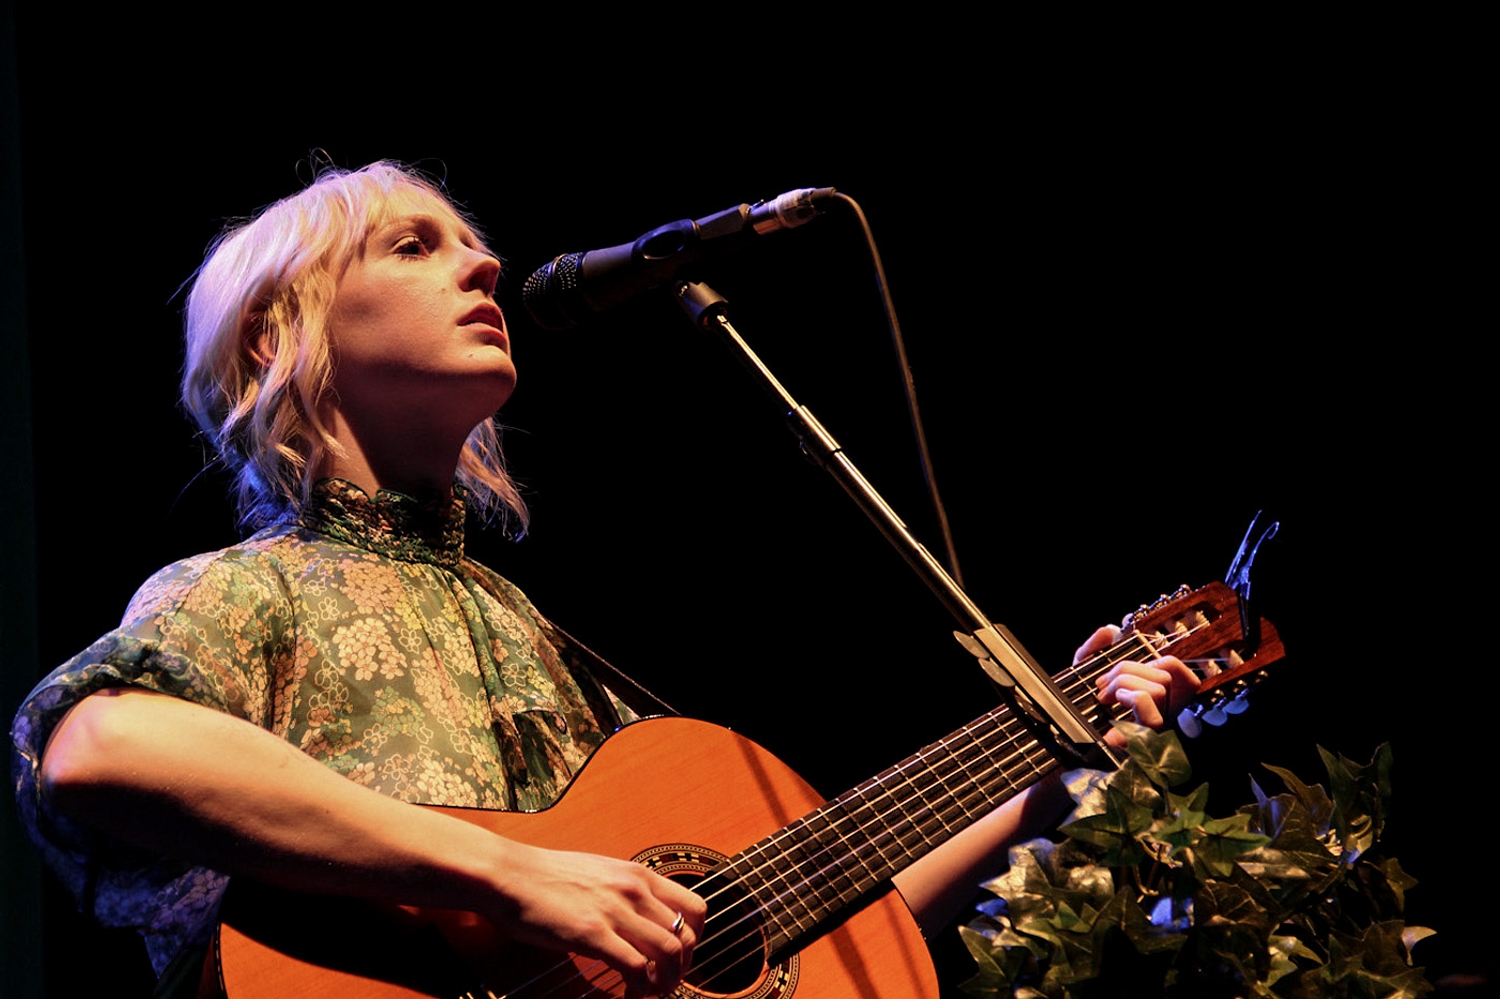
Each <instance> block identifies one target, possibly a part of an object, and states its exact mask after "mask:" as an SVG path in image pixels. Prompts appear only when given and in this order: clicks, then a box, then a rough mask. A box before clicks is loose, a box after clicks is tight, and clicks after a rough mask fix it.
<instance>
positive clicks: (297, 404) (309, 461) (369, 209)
mask: <svg viewBox="0 0 1500 999" xmlns="http://www.w3.org/2000/svg"><path fill="white" fill-rule="evenodd" d="M402 190H406V191H415V192H416V193H418V194H422V195H430V196H431V197H433V198H435V199H437V200H438V201H439V202H441V203H442V204H443V205H446V206H447V207H448V208H449V209H450V210H451V211H453V213H454V214H455V215H457V216H458V217H459V218H460V219H461V220H462V221H463V222H464V223H465V224H466V225H469V227H470V228H471V229H473V228H474V226H473V225H472V223H471V222H470V221H469V220H468V218H467V217H466V216H465V215H464V214H463V213H462V212H461V211H459V209H458V208H457V207H455V206H454V205H453V203H452V202H451V201H450V200H449V199H448V197H447V196H446V195H445V194H444V193H443V192H442V191H441V190H440V189H439V188H438V187H437V186H436V185H435V184H433V183H432V182H431V181H429V180H428V179H427V178H425V177H423V176H422V175H420V174H419V173H417V172H416V171H414V170H412V169H411V168H409V167H406V166H403V165H401V164H397V163H391V162H386V161H380V162H376V163H371V164H370V165H369V166H366V167H364V168H362V169H359V170H353V171H349V170H340V169H337V168H330V169H327V170H325V171H323V172H322V173H321V174H320V175H319V176H318V177H317V179H316V180H314V181H313V182H312V184H310V185H309V186H308V187H307V188H305V189H304V190H302V191H300V192H299V193H297V194H294V195H292V196H291V197H289V198H285V199H283V200H281V201H278V202H276V203H275V204H274V205H271V206H270V207H269V208H266V209H265V210H264V211H262V212H261V213H260V214H259V215H257V216H256V217H255V218H253V219H251V220H250V221H248V222H244V223H242V224H237V225H231V226H230V227H229V228H227V229H226V230H225V231H224V232H223V233H222V234H221V235H220V236H219V237H218V239H216V240H215V241H214V243H213V245H212V246H211V247H210V248H209V252H208V256H207V258H206V259H205V260H204V261H203V266H202V267H200V268H199V269H198V273H197V275H196V276H195V277H194V279H193V286H192V290H191V291H190V292H189V293H188V297H187V311H186V318H185V322H184V329H185V335H186V339H187V361H186V364H185V366H184V368H183V375H182V402H183V405H184V406H185V407H186V408H187V410H188V412H189V413H190V414H191V415H192V417H193V419H194V420H195V421H196V422H197V424H198V426H199V427H200V428H201V429H202V430H203V432H204V433H205V434H207V435H208V437H209V438H210V439H211V440H212V441H213V443H214V446H215V448H217V450H218V452H219V456H220V458H221V459H222V460H223V461H224V463H225V464H226V465H227V466H228V467H229V469H230V470H231V471H232V472H233V473H234V476H235V499H236V502H237V506H238V508H239V514H240V520H241V523H243V524H245V525H247V526H249V527H252V528H258V527H262V526H265V525H267V524H272V523H277V522H280V521H284V520H288V519H290V518H292V517H294V516H295V514H296V512H297V510H298V509H299V508H300V507H301V506H302V505H303V504H304V503H305V502H306V501H307V498H308V496H309V495H310V494H311V490H312V486H313V477H314V475H315V474H316V472H317V469H318V468H319V467H320V466H321V464H322V460H323V458H324V456H325V455H326V454H328V453H329V452H330V451H332V452H333V453H338V450H339V444H338V442H337V441H335V440H334V438H333V436H332V435H331V434H330V433H329V431H328V428H327V427H326V426H324V425H323V423H322V421H321V420H319V418H318V404H319V402H321V401H322V400H323V398H324V396H325V394H326V393H327V392H328V391H329V388H330V385H331V383H332V378H333V362H332V357H331V354H330V351H329V345H328V319H329V313H330V311H331V309H332V306H333V297H334V292H335V290H336V289H337V286H338V281H339V277H340V275H342V274H343V272H344V269H345V267H346V266H347V265H348V264H349V262H350V260H352V259H353V258H354V256H355V255H356V254H357V253H359V252H360V250H361V247H362V246H363V245H364V241H365V239H366V238H367V237H368V236H369V234H370V232H371V231H372V230H373V229H375V228H376V227H377V226H379V225H381V224H382V223H383V222H384V221H385V220H386V217H387V214H388V212H389V211H390V207H389V203H390V200H391V198H392V196H393V195H394V194H396V193H398V192H399V191H402ZM475 238H476V240H478V239H479V235H478V233H477V230H476V232H475ZM481 245H482V244H481ZM457 479H458V482H459V483H461V484H462V485H463V486H464V487H465V488H466V489H467V491H468V500H469V505H470V507H471V508H472V509H474V510H476V511H477V512H478V513H479V514H480V515H481V516H483V517H485V518H487V519H494V518H499V519H502V520H505V519H509V518H513V519H514V527H515V529H516V533H518V534H519V533H520V530H521V529H523V528H524V527H525V523H526V506H525V504H524V503H523V502H522V500H521V497H520V494H519V493H518V492H517V490H516V486H515V483H514V482H513V481H512V480H511V478H510V476H509V475H508V474H506V472H505V468H504V464H503V461H502V459H501V454H500V437H499V431H498V430H497V429H496V427H495V423H494V421H493V420H491V419H486V420H485V421H484V422H482V423H480V424H479V426H477V427H475V428H474V430H473V432H472V433H471V434H470V435H469V438H468V440H467V441H466V442H465V444H464V447H463V451H462V453H461V454H460V456H459V462H458V471H457Z"/></svg>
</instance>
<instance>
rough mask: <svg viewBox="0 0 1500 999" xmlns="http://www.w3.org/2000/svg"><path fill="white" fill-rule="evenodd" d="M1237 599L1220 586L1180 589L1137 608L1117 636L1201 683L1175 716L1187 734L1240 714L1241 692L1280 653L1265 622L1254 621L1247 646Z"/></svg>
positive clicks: (1276, 639)
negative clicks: (1256, 626)
mask: <svg viewBox="0 0 1500 999" xmlns="http://www.w3.org/2000/svg"><path fill="white" fill-rule="evenodd" d="M1239 601H1240V598H1239V596H1238V594H1236V593H1235V592H1234V590H1232V589H1230V588H1229V587H1228V586H1226V585H1225V584H1223V583H1209V584H1208V585H1207V586H1203V587H1200V588H1198V589H1196V590H1189V589H1188V588H1187V587H1185V586H1184V587H1181V588H1180V589H1178V590H1177V592H1176V593H1173V594H1171V595H1164V596H1162V597H1161V598H1160V599H1158V600H1157V601H1156V602H1155V603H1153V604H1150V605H1145V604H1143V605H1142V606H1141V607H1140V609H1138V610H1137V611H1135V613H1133V614H1131V615H1130V616H1129V617H1128V618H1127V619H1126V622H1125V631H1124V634H1123V635H1122V638H1131V639H1135V640H1138V641H1140V640H1143V641H1145V642H1146V643H1147V644H1149V645H1150V646H1151V648H1152V649H1154V650H1155V651H1156V653H1157V655H1163V656H1166V655H1171V656H1176V657H1177V658H1178V659H1181V660H1182V661H1183V662H1184V663H1186V664H1187V666H1188V667H1189V668H1190V669H1192V670H1193V671H1194V672H1195V673H1197V674H1198V676H1199V677H1200V679H1201V680H1202V685H1201V686H1200V687H1199V688H1198V693H1197V695H1196V697H1195V699H1194V702H1193V704H1192V705H1191V706H1189V707H1188V708H1186V709H1184V710H1183V712H1182V713H1181V714H1180V715H1178V718H1177V723H1178V725H1179V727H1181V728H1182V730H1183V732H1184V733H1185V734H1187V735H1189V736H1195V735H1197V734H1198V732H1200V731H1202V725H1201V724H1200V719H1201V720H1202V721H1206V722H1208V723H1209V724H1211V725H1220V724H1223V722H1224V716H1225V715H1226V714H1238V713H1239V712H1241V711H1243V710H1244V709H1245V705H1246V701H1245V694H1246V692H1247V691H1248V690H1249V689H1250V687H1252V686H1253V685H1255V684H1256V683H1259V682H1260V681H1261V680H1262V679H1263V678H1264V677H1265V671H1266V669H1267V667H1269V666H1271V665H1272V664H1274V663H1276V662H1278V661H1280V660H1281V659H1282V658H1284V657H1285V655H1286V650H1285V649H1283V648H1282V645H1281V636H1279V635H1278V634H1277V633H1276V628H1275V626H1274V625H1272V624H1271V622H1270V621H1267V620H1266V619H1265V618H1261V619H1260V642H1259V644H1254V645H1252V639H1251V638H1250V636H1247V635H1246V634H1245V629H1244V627H1243V625H1242V623H1241V619H1240V603H1239Z"/></svg>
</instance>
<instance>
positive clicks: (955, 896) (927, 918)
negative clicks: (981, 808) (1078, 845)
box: [895, 771, 1068, 938]
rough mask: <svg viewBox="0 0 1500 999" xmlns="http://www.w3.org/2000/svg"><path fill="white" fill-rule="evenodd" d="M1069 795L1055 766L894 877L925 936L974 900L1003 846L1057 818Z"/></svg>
mask: <svg viewBox="0 0 1500 999" xmlns="http://www.w3.org/2000/svg"><path fill="white" fill-rule="evenodd" d="M1067 805H1068V795H1067V792H1066V791H1065V790H1064V789H1063V786H1062V781H1061V780H1060V779H1059V776H1058V773H1057V772H1056V771H1054V772H1052V773H1051V774H1049V775H1048V776H1046V777H1043V778H1042V779H1041V780H1040V781H1038V782H1037V783H1036V784H1033V785H1032V786H1031V787H1030V788H1028V789H1027V790H1026V791H1024V792H1022V793H1021V794H1018V795H1016V796H1015V797H1014V798H1012V799H1011V800H1010V801H1008V802H1006V803H1005V804H1004V805H1002V806H1000V807H999V808H997V809H995V810H994V811H993V812H991V813H990V814H988V815H986V816H985V817H984V818H982V819H980V820H979V821H977V822H975V823H974V824H973V825H971V826H969V827H968V828H967V829H965V830H964V831H963V832H961V833H959V834H958V835H956V836H954V837H953V838H952V839H950V840H948V842H946V843H944V844H943V845H942V846H940V847H938V848H937V849H935V850H933V851H932V852H931V853H929V854H927V856H925V857H923V858H922V859H921V860H919V861H917V862H916V863H915V864H912V865H911V866H910V867H908V868H907V869H906V870H904V871H902V872H901V873H900V874H898V875H897V876H896V878H895V882H896V887H897V888H898V889H900V891H901V896H902V897H903V898H904V899H906V904H907V905H909V906H910V907H911V910H912V914H913V915H915V916H916V917H917V923H918V925H920V926H921V927H922V932H923V933H925V934H926V935H927V936H928V937H929V938H930V937H932V936H933V935H934V934H936V933H939V932H941V931H942V930H943V929H944V928H945V927H947V925H948V924H949V923H950V922H952V920H953V918H954V917H955V916H957V915H958V914H959V913H960V912H961V911H962V909H963V907H964V905H965V904H967V903H968V902H969V900H970V899H972V898H973V897H974V895H975V893H976V892H977V890H978V888H979V885H980V883H982V882H983V881H985V880H986V879H988V878H991V877H993V876H995V875H996V874H999V873H1000V872H1001V871H1002V870H1003V869H1004V867H1005V851H1006V850H1007V849H1008V848H1009V847H1010V846H1011V845H1012V844H1014V843H1018V842H1021V841H1023V840H1026V839H1030V838H1032V837H1034V836H1039V835H1041V833H1042V832H1043V831H1044V830H1046V829H1047V828H1048V827H1050V826H1051V825H1052V824H1053V823H1054V822H1056V821H1057V818H1058V816H1059V815H1061V814H1063V812H1064V810H1065V809H1066V807H1067Z"/></svg>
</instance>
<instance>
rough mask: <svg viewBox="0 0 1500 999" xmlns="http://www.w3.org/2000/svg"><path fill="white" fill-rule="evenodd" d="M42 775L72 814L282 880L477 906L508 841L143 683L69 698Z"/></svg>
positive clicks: (212, 862) (51, 794)
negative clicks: (142, 687)
mask: <svg viewBox="0 0 1500 999" xmlns="http://www.w3.org/2000/svg"><path fill="white" fill-rule="evenodd" d="M42 781H43V787H44V793H45V794H46V795H47V797H48V800H49V802H50V805H51V807H53V808H54V809H56V810H58V811H59V812H61V813H63V814H66V815H68V816H69V817H70V818H72V819H75V820H77V821H80V822H83V823H85V824H87V825H90V826H92V827H94V828H97V829H99V830H101V831H103V832H105V833H107V834H109V835H112V836H115V837H117V838H119V839H121V840H124V841H126V842H129V843H132V844H135V845H137V846H140V847H143V848H147V849H150V850H152V851H154V852H158V853H162V854H165V855H169V856H174V857H179V858H181V859H184V860H188V861H191V862H193V863H198V864H203V865H205V866H208V867H211V868H214V869H215V870H220V871H224V872H226V873H228V874H231V875H247V876H250V877H253V878H255V879H257V880H262V881H265V882H268V883H271V884H275V885H279V886H283V887H297V888H300V889H303V890H311V891H325V892H336V893H340V894H347V895H354V896H359V897H364V898H372V899H380V900H384V901H400V902H405V903H409V904H416V905H445V906H448V907H456V908H478V907H479V904H482V903H481V899H482V897H483V896H484V895H485V892H486V887H487V886H490V885H492V884H493V882H494V880H495V879H496V878H497V877H498V876H499V872H500V871H502V870H503V868H504V856H503V854H504V851H505V847H506V845H507V844H506V841H504V840H502V839H500V838H499V837H497V836H493V835H491V834H490V833H488V832H486V831H484V830H483V829H479V828H477V827H474V826H470V825H469V824H468V823H465V822H461V821H459V820H457V819H453V818H451V817H449V816H445V815H442V814H441V813H439V812H436V811H433V810H430V809H421V808H413V807H411V806H409V805H405V804H402V803H401V802H398V801H395V800H393V799H390V798H386V797H384V796H382V795H379V794H376V793H375V792H372V791H368V790H366V789H364V788H361V787H359V786H358V785H356V784H354V783H353V782H352V781H349V780H347V779H345V778H344V777H342V776H340V775H339V774H337V773H335V772H334V771H332V770H330V769H328V768H327V767H325V766H324V765H322V764H321V763H319V762H317V761H316V760H314V759H312V758H311V757H309V756H307V755H305V754H303V753H302V752H300V751H298V750H297V749H296V747H294V746H292V745H290V744H288V743H286V742H284V741H283V740H281V739H278V738H277V737H276V736H274V735H272V734H270V733H269V732H266V731H264V730H262V729H259V728H257V727H255V726H253V725H251V724H249V723H247V722H244V721H241V720H240V719H237V718H233V717H230V716H228V715H224V714H220V713H219V712H216V711H212V710H209V709H207V708H203V707H200V706H198V705H195V704H190V703H188V702H185V701H180V700H177V699H174V698H170V697H164V696H160V695H156V694H151V693H147V692H144V691H132V690H119V691H109V692H102V693H99V694H95V695H93V696H91V697H89V698H86V699H85V700H84V701H82V702H81V703H80V704H79V705H78V706H77V707H75V708H74V709H73V710H72V711H71V712H70V713H69V714H68V716H67V717H66V718H65V719H64V720H63V722H62V724H60V725H59V726H58V728H57V730H56V731H55V732H54V733H53V735H52V738H51V740H50V741H49V742H48V745H47V749H46V753H45V755H44V757H43V762H42ZM489 890H490V891H492V890H493V888H492V887H491V888H490V889H489ZM466 903H468V904H466Z"/></svg>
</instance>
